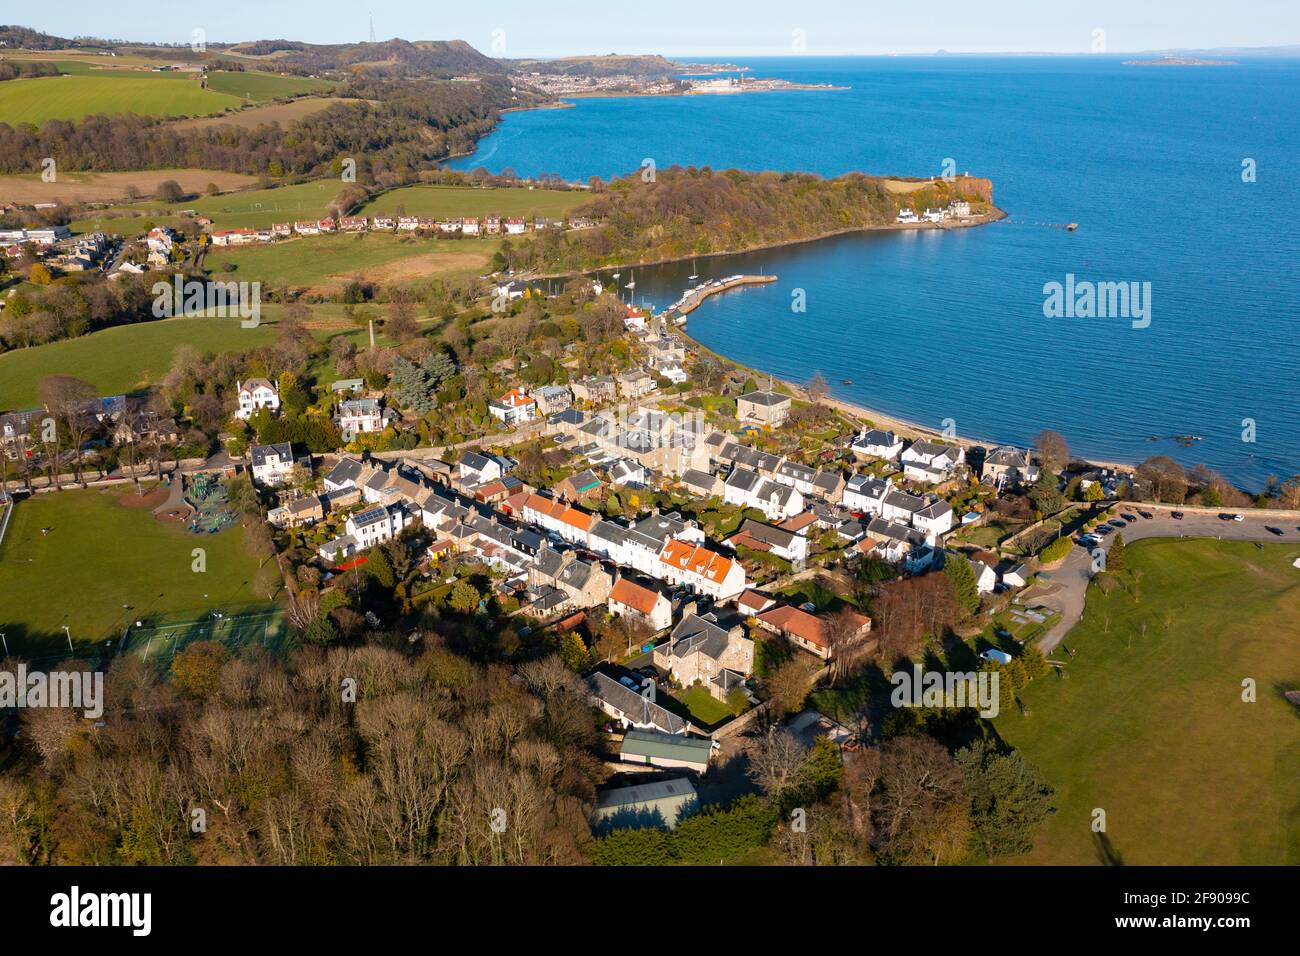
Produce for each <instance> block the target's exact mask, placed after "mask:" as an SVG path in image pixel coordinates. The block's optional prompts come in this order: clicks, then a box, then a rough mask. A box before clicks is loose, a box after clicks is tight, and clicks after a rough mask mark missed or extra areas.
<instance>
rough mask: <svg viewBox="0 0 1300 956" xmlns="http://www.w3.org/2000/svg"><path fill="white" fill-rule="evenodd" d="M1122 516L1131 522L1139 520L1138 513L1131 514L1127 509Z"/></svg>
mask: <svg viewBox="0 0 1300 956" xmlns="http://www.w3.org/2000/svg"><path fill="white" fill-rule="evenodd" d="M1120 517H1121V518H1123V519H1124V520H1125V521H1127V522H1129V523H1130V524H1132V523H1133V522H1135V521H1137V515H1131V514H1129V513H1128V512H1127V511H1125V512H1124V513H1123V514H1121V515H1120Z"/></svg>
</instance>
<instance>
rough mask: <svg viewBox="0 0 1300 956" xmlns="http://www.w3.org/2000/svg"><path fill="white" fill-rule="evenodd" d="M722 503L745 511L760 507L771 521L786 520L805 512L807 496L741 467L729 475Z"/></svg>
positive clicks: (723, 487) (734, 469)
mask: <svg viewBox="0 0 1300 956" xmlns="http://www.w3.org/2000/svg"><path fill="white" fill-rule="evenodd" d="M722 500H723V501H725V502H727V503H728V504H733V505H739V506H740V507H742V508H758V509H759V510H760V511H762V512H763V514H765V515H767V517H768V519H769V520H771V521H784V520H785V519H786V518H790V517H792V516H794V515H797V514H799V513H800V512H801V511H803V510H804V497H803V494H802V493H800V491H799V490H798V489H797V488H793V487H791V486H790V485H782V484H779V483H777V482H775V481H771V480H769V479H767V478H764V477H762V476H761V475H759V473H758V472H756V471H750V470H749V469H748V468H741V467H736V468H733V469H732V471H731V474H730V475H728V476H727V480H726V482H725V483H724V484H723V486H722Z"/></svg>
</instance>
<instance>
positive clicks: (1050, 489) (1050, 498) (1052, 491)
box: [1029, 468, 1065, 515]
mask: <svg viewBox="0 0 1300 956" xmlns="http://www.w3.org/2000/svg"><path fill="white" fill-rule="evenodd" d="M1029 500H1030V501H1032V502H1033V503H1034V507H1035V508H1037V509H1038V510H1039V511H1040V512H1041V513H1043V514H1045V515H1053V514H1056V513H1057V512H1058V511H1060V510H1061V509H1062V508H1064V507H1065V496H1064V495H1063V494H1061V487H1060V482H1059V480H1058V479H1057V477H1056V475H1054V474H1052V473H1051V472H1050V471H1049V470H1048V469H1046V468H1044V469H1043V470H1042V471H1041V472H1039V475H1038V480H1037V481H1035V482H1034V484H1033V486H1032V487H1031V488H1030V489H1029Z"/></svg>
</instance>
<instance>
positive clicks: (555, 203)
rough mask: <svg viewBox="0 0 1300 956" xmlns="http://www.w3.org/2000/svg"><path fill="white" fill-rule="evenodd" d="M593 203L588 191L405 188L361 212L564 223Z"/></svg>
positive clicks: (369, 214) (443, 187)
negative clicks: (572, 212)
mask: <svg viewBox="0 0 1300 956" xmlns="http://www.w3.org/2000/svg"><path fill="white" fill-rule="evenodd" d="M590 200H591V194H590V193H588V192H587V191H586V190H581V189H578V190H563V189H529V188H527V187H526V186H500V187H480V186H432V185H425V186H404V187H402V188H400V189H392V190H389V191H388V192H386V193H384V194H383V195H382V196H378V197H376V198H375V199H374V200H372V201H371V202H369V203H367V204H366V206H365V207H364V208H363V209H362V210H361V213H362V214H363V215H366V216H376V215H380V216H396V215H398V214H399V213H398V210H399V209H401V210H402V212H401V214H402V215H407V216H431V217H433V218H437V219H448V218H455V217H464V216H470V217H473V216H489V215H496V216H505V217H510V216H527V217H529V218H531V217H533V216H544V217H546V218H548V219H563V218H564V217H565V215H567V214H568V212H569V211H570V210H572V209H573V208H574V207H576V206H581V205H582V204H583V203H585V202H589V201H590Z"/></svg>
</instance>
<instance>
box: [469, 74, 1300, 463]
mask: <svg viewBox="0 0 1300 956" xmlns="http://www.w3.org/2000/svg"><path fill="white" fill-rule="evenodd" d="M1125 59H1126V58H1125V57H1118V56H1105V55H1095V56H1006V57H970V56H934V57H825V58H823V57H781V58H761V59H748V60H738V61H730V62H732V63H735V64H736V65H739V66H745V67H748V68H749V71H750V75H751V76H756V77H779V78H783V79H787V80H790V81H793V82H798V83H823V84H832V85H835V86H841V87H847V89H843V90H804V91H787V92H755V93H748V94H738V95H699V96H686V97H663V98H657V97H616V98H604V99H576V100H574V101H573V103H574V106H573V108H571V109H545V110H531V111H523V112H515V113H510V114H507V115H506V116H505V117H504V119H503V121H502V123H501V124H500V126H499V128H498V129H497V130H496V131H495V132H494V133H493V134H492V135H490V136H488V137H487V138H485V139H484V140H483V141H482V142H481V143H480V144H479V148H478V150H477V151H476V152H475V153H474V154H473V155H471V156H467V157H462V158H460V159H458V160H456V161H455V162H454V163H453V165H454V166H456V167H457V168H461V169H472V168H475V167H479V166H482V167H485V168H487V169H489V170H491V171H493V172H502V171H505V170H513V171H514V172H515V173H516V174H518V175H521V176H537V175H541V174H556V175H559V176H561V177H563V178H565V179H567V180H571V181H576V180H586V179H588V178H589V177H591V176H600V177H605V178H607V177H610V176H614V175H623V174H627V173H629V172H634V171H639V170H641V169H642V168H643V166H644V163H645V160H647V159H649V160H652V161H653V163H654V164H655V166H656V167H657V168H659V169H662V168H664V167H667V166H671V165H674V164H679V165H683V166H690V165H694V166H710V167H712V168H714V169H727V168H736V169H744V170H755V171H756V170H777V171H786V170H806V171H810V172H815V173H820V174H823V175H826V176H835V175H839V174H842V173H845V172H849V171H854V170H856V171H861V172H865V173H873V174H882V175H895V176H942V175H945V174H955V175H962V174H963V173H967V172H969V173H970V174H971V175H973V176H982V177H987V178H989V179H991V180H992V181H993V184H994V201H995V203H996V204H997V205H998V206H999V207H1000V208H1002V209H1003V210H1005V211H1006V213H1007V218H1006V219H1004V220H1002V221H1000V222H997V223H993V224H990V225H985V226H980V227H978V228H971V229H954V230H944V231H924V232H913V231H908V232H897V231H889V232H876V233H860V234H853V235H846V236H839V237H834V238H829V239H823V240H818V241H815V242H809V243H805V244H800V245H794V246H786V247H782V248H776V249H770V250H765V251H760V252H754V253H746V254H739V255H734V256H723V257H715V258H710V259H700V260H697V261H695V262H683V263H675V264H668V265H662V266H652V267H643V268H638V269H636V270H635V272H634V273H630V272H629V271H628V270H624V272H623V276H622V278H621V280H620V284H626V283H627V282H628V281H629V279H632V278H634V279H635V282H636V286H635V289H634V290H633V291H632V292H627V291H625V292H624V294H625V295H635V297H636V301H637V302H641V301H643V300H644V301H646V302H648V303H650V304H652V305H654V306H655V307H657V308H663V307H664V306H666V305H668V304H669V303H671V302H672V301H673V300H675V299H676V298H677V297H678V296H679V295H680V294H681V292H682V291H683V290H684V289H685V288H686V287H687V285H689V284H691V283H690V280H689V276H690V275H692V274H697V275H699V276H700V277H702V278H703V279H708V278H716V277H721V276H725V275H731V274H736V273H759V272H763V273H766V274H774V275H776V276H778V277H779V279H778V281H777V282H775V283H773V284H771V285H766V286H752V287H748V288H745V289H742V290H737V291H733V292H729V293H725V294H723V295H720V296H715V297H713V298H712V299H710V300H709V301H708V302H706V303H705V304H704V305H703V306H702V307H701V308H700V309H698V310H697V311H695V312H694V313H692V315H691V317H690V321H689V324H688V326H687V330H688V331H689V333H690V335H691V336H693V337H694V338H696V339H697V340H699V341H700V342H701V343H703V344H704V345H706V346H707V347H708V348H710V349H713V350H715V351H716V352H718V353H720V354H723V355H725V356H727V357H729V358H732V359H734V360H736V361H738V362H741V363H743V364H745V365H748V366H751V367H753V368H755V369H758V370H760V371H762V372H767V373H770V374H772V375H774V376H778V377H780V378H783V379H788V380H790V381H795V382H805V381H807V380H808V379H809V378H811V377H812V376H813V375H814V374H815V373H817V372H820V373H821V375H822V376H823V377H824V378H825V379H826V381H827V382H829V383H830V386H831V392H832V394H833V395H834V396H835V397H837V398H841V399H843V400H845V401H849V402H855V403H858V404H861V405H864V406H866V407H869V408H873V409H878V410H879V411H881V412H884V413H887V414H890V415H893V416H896V417H899V418H902V419H906V420H908V421H911V422H915V423H917V424H920V425H923V426H926V427H930V428H936V429H944V428H945V427H946V428H948V429H949V430H950V431H955V433H956V434H958V435H960V436H963V437H967V438H972V439H977V440H984V441H989V442H996V443H1005V444H1013V445H1018V446H1021V447H1023V446H1025V445H1026V444H1029V443H1031V442H1032V440H1033V437H1034V436H1035V435H1036V434H1038V433H1039V432H1040V431H1042V430H1043V429H1052V430H1054V431H1057V432H1059V433H1061V434H1062V435H1064V436H1065V438H1066V439H1067V441H1068V442H1069V445H1070V448H1071V451H1072V452H1073V453H1074V454H1075V455H1080V456H1085V457H1090V458H1093V459H1097V460H1105V461H1117V462H1127V463H1138V462H1140V461H1142V460H1143V459H1146V458H1148V457H1151V456H1153V455H1168V456H1170V457H1171V458H1174V459H1175V460H1177V461H1180V462H1182V463H1183V464H1185V465H1187V466H1189V467H1190V466H1193V465H1196V464H1204V465H1206V466H1208V467H1210V468H1212V469H1214V470H1215V471H1218V472H1220V473H1221V474H1223V475H1224V476H1226V477H1227V478H1228V479H1230V480H1232V481H1234V482H1236V483H1238V484H1239V485H1242V486H1245V487H1247V488H1251V489H1256V488H1259V487H1261V486H1263V485H1264V484H1265V482H1266V481H1267V479H1268V478H1269V477H1270V476H1278V477H1283V478H1285V477H1287V476H1290V475H1294V474H1296V473H1300V285H1298V284H1297V280H1298V279H1300V235H1298V234H1297V224H1298V223H1300V188H1298V185H1300V184H1297V182H1296V181H1295V179H1294V178H1293V177H1294V176H1295V175H1296V163H1297V161H1298V160H1300V60H1296V59H1277V58H1239V59H1237V61H1236V63H1235V65H1224V66H1135V65H1128V64H1126V63H1125V62H1124V60H1125ZM1069 223H1077V224H1078V228H1077V230H1075V231H1069V230H1067V229H1066V228H1065V226H1066V225H1067V224H1069ZM1117 282H1122V283H1135V284H1136V285H1131V286H1129V288H1131V289H1133V290H1135V291H1137V292H1139V294H1141V293H1146V295H1148V296H1149V298H1146V299H1144V300H1143V305H1144V307H1149V311H1147V312H1146V313H1145V314H1144V315H1136V314H1134V313H1133V311H1132V310H1130V314H1129V315H1127V316H1125V315H1118V316H1116V315H1107V316H1087V315H1078V314H1076V312H1075V310H1072V309H1065V310H1053V309H1051V308H1048V307H1046V303H1047V301H1048V299H1049V297H1050V296H1051V293H1052V290H1053V289H1054V288H1055V286H1054V285H1053V284H1059V286H1060V287H1062V288H1065V287H1070V288H1074V289H1076V290H1078V289H1082V288H1084V287H1085V286H1083V285H1080V283H1096V284H1100V283H1117ZM801 305H802V309H800V306H801ZM1062 312H1063V313H1064V314H1061V313H1062Z"/></svg>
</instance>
